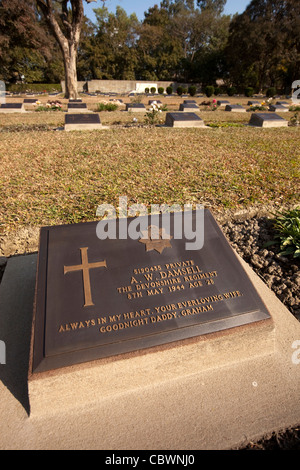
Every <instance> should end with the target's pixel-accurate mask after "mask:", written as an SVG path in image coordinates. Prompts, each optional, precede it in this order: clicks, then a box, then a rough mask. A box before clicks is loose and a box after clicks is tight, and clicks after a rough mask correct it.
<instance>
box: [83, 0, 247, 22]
mask: <svg viewBox="0 0 300 470" xmlns="http://www.w3.org/2000/svg"><path fill="white" fill-rule="evenodd" d="M83 3H84V10H85V14H86V16H87V17H88V18H89V19H90V20H91V21H95V15H94V13H93V9H94V8H99V7H102V1H100V0H98V1H97V2H91V3H89V4H87V3H86V2H83ZM249 3H250V0H227V3H226V6H225V9H224V13H225V14H226V15H234V14H235V13H243V11H244V10H245V9H246V6H247V5H248V4H249ZM155 4H157V5H160V0H106V1H105V6H106V8H108V10H109V11H110V12H112V13H115V12H116V7H117V5H120V7H122V8H123V9H124V10H125V11H126V13H127V15H131V13H136V15H137V17H138V19H139V20H143V19H144V13H145V11H148V9H149V8H150V7H153V6H154V5H155Z"/></svg>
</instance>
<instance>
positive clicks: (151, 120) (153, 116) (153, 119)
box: [145, 101, 162, 126]
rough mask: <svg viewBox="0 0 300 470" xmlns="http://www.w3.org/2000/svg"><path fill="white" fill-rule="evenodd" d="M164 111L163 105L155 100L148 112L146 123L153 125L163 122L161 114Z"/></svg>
mask: <svg viewBox="0 0 300 470" xmlns="http://www.w3.org/2000/svg"><path fill="white" fill-rule="evenodd" d="M161 112H162V106H161V105H160V104H158V103H156V101H154V102H153V103H152V104H151V106H150V108H149V110H148V111H147V112H146V116H145V123H146V124H149V125H151V126H154V125H155V124H158V123H160V122H161V120H160V119H159V115H160V113H161Z"/></svg>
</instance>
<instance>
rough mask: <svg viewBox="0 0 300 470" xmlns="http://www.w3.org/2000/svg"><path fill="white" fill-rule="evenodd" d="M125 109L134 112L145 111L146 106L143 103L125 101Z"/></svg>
mask: <svg viewBox="0 0 300 470" xmlns="http://www.w3.org/2000/svg"><path fill="white" fill-rule="evenodd" d="M126 111H132V112H135V113H140V112H144V113H145V112H146V107H145V105H144V104H143V103H126Z"/></svg>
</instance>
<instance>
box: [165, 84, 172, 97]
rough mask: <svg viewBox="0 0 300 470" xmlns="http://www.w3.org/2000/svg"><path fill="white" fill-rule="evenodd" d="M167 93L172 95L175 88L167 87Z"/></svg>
mask: <svg viewBox="0 0 300 470" xmlns="http://www.w3.org/2000/svg"><path fill="white" fill-rule="evenodd" d="M166 92H167V93H168V95H172V93H173V88H172V87H171V86H167V88H166Z"/></svg>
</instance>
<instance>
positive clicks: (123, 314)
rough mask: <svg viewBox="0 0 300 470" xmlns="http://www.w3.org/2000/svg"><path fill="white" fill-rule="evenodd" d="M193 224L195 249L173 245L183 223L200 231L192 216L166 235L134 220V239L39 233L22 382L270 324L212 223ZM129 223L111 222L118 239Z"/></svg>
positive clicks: (208, 218)
mask: <svg viewBox="0 0 300 470" xmlns="http://www.w3.org/2000/svg"><path fill="white" fill-rule="evenodd" d="M202 215H203V218H204V224H202V228H203V225H204V245H203V248H201V249H197V250H188V249H187V245H186V243H187V239H185V238H184V237H183V238H182V237H181V238H179V237H177V236H174V235H175V232H174V226H175V225H176V224H177V225H176V227H178V223H179V224H180V226H181V229H182V230H183V233H185V228H184V224H183V220H184V223H185V224H186V223H190V224H193V227H196V228H197V231H199V230H200V227H199V226H197V225H196V224H197V220H198V217H199V212H197V211H193V212H189V213H187V212H185V217H186V218H183V217H182V213H177V214H171V216H170V225H169V227H168V230H167V231H166V230H165V228H163V229H162V228H161V227H160V230H159V228H158V227H159V226H160V224H161V215H160V216H158V219H156V223H153V219H150V216H146V217H143V218H142V219H143V229H142V234H141V235H140V236H138V237H137V239H135V240H133V239H130V238H128V239H106V240H99V238H98V237H97V236H96V229H97V222H91V223H82V224H76V225H65V226H56V227H44V228H42V229H41V235H40V246H39V259H38V268H37V284H36V296H35V311H34V318H33V329H32V342H31V364H30V374H31V373H37V372H44V371H48V370H51V369H57V368H61V367H66V366H70V365H74V364H78V363H83V362H87V361H91V360H96V359H99V358H103V357H108V356H115V355H118V354H122V353H126V352H131V351H136V350H142V349H146V348H150V347H153V346H157V345H161V344H166V343H172V342H174V341H178V340H183V339H187V338H192V337H196V336H200V335H204V334H208V333H212V332H218V331H222V330H227V329H231V328H235V327H237V326H241V325H247V324H249V323H253V322H257V321H260V320H265V319H269V318H270V315H269V313H268V311H267V309H266V307H265V305H264V303H263V302H262V300H261V299H260V297H259V296H258V294H257V292H256V290H255V288H254V286H253V285H252V283H251V281H250V280H249V278H248V276H247V274H246V273H245V271H244V269H243V267H242V265H241V264H240V262H239V260H238V258H237V256H236V255H235V254H234V252H233V251H232V249H231V247H230V245H229V243H228V242H227V240H226V239H225V237H224V235H223V233H222V231H221V230H220V228H219V226H218V225H217V223H216V222H215V220H214V218H213V216H212V215H211V213H210V212H209V211H208V210H205V211H204V213H202ZM136 222H137V221H136V218H131V219H118V220H116V221H113V222H112V223H115V224H116V233H117V234H118V233H119V229H120V224H121V223H122V224H123V230H124V224H125V230H126V228H127V230H128V231H129V230H131V228H130V225H131V224H135V223H136ZM174 222H175V223H174ZM107 223H108V222H107V221H101V222H100V227H102V230H103V231H104V230H105V228H107ZM153 224H154V225H153ZM150 225H151V226H152V227H153V226H154V227H155V228H156V229H157V234H158V238H157V237H153V238H151V236H150V237H149V236H148V231H149V226H150ZM98 229H99V227H98ZM98 233H99V232H98ZM127 233H129V232H127ZM189 241H191V240H189Z"/></svg>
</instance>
